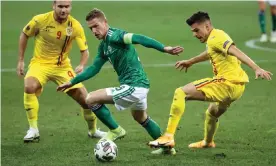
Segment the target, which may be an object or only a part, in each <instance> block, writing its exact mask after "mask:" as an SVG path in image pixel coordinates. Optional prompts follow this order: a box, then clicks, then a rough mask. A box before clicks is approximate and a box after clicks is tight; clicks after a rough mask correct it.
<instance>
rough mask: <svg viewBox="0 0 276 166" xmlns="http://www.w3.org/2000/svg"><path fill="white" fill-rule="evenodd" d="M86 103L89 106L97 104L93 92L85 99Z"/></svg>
mask: <svg viewBox="0 0 276 166" xmlns="http://www.w3.org/2000/svg"><path fill="white" fill-rule="evenodd" d="M85 103H86V104H87V105H93V104H96V96H95V95H94V94H93V92H91V93H89V94H88V95H87V96H86V98H85Z"/></svg>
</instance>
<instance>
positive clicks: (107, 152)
mask: <svg viewBox="0 0 276 166" xmlns="http://www.w3.org/2000/svg"><path fill="white" fill-rule="evenodd" d="M94 155H95V157H96V159H97V160H99V161H113V160H115V158H116V157H117V155H118V148H117V145H116V144H115V143H114V142H113V141H111V140H107V139H103V140H100V141H99V142H98V143H97V144H96V145H95V148H94Z"/></svg>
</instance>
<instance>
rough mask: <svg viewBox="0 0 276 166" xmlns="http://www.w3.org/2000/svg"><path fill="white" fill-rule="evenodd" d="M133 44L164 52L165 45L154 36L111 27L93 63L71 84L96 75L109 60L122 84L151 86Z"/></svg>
mask: <svg viewBox="0 0 276 166" xmlns="http://www.w3.org/2000/svg"><path fill="white" fill-rule="evenodd" d="M132 44H141V45H143V46H145V47H147V48H154V49H156V50H158V51H160V52H164V45H163V44H162V43H160V42H158V41H156V40H154V39H152V38H149V37H147V36H143V35H138V34H132V33H127V32H125V31H123V30H120V29H115V28H109V30H108V32H107V34H106V37H105V39H104V40H103V41H102V42H101V43H100V45H99V47H98V54H97V56H96V58H95V60H94V62H93V64H92V65H90V66H89V67H88V68H87V69H85V70H84V71H83V72H82V73H81V74H78V75H77V76H76V77H75V78H73V79H72V80H71V84H72V85H74V84H77V83H79V82H82V81H84V80H87V79H89V78H91V77H93V76H95V75H96V74H97V73H98V72H99V71H100V69H101V68H102V66H103V65H104V64H105V63H106V62H107V61H109V62H110V63H111V65H112V66H113V68H114V70H115V71H116V73H117V75H118V77H119V82H120V84H126V85H129V86H133V87H143V88H149V86H150V84H149V80H148V78H147V75H146V73H145V71H144V69H143V66H142V64H141V62H140V60H139V57H138V55H137V52H136V50H135V48H134V46H133V45H132Z"/></svg>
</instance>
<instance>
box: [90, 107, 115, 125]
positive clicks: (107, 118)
mask: <svg viewBox="0 0 276 166" xmlns="http://www.w3.org/2000/svg"><path fill="white" fill-rule="evenodd" d="M91 109H92V111H93V112H94V114H95V115H96V116H97V118H98V119H99V120H100V121H101V122H102V123H103V124H105V125H106V126H107V127H108V128H109V129H110V130H114V129H116V128H118V127H119V125H118V124H117V122H116V121H115V119H113V117H112V116H111V113H110V111H109V110H108V108H107V107H106V106H105V105H99V104H97V105H94V106H92V108H91Z"/></svg>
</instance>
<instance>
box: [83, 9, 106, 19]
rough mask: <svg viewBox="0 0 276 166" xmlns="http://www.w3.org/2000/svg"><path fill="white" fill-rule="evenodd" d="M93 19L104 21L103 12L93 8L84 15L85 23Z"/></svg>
mask: <svg viewBox="0 0 276 166" xmlns="http://www.w3.org/2000/svg"><path fill="white" fill-rule="evenodd" d="M94 18H101V19H106V17H105V14H104V12H103V11H101V10H100V9H97V8H94V9H93V10H91V11H90V12H89V13H88V14H87V15H86V21H89V20H92V19H94Z"/></svg>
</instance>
